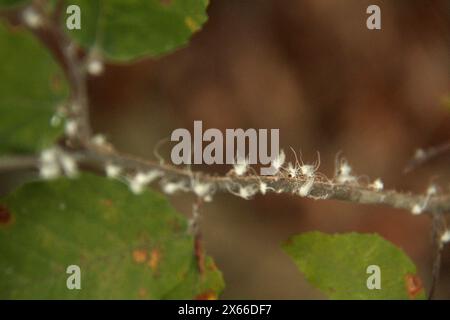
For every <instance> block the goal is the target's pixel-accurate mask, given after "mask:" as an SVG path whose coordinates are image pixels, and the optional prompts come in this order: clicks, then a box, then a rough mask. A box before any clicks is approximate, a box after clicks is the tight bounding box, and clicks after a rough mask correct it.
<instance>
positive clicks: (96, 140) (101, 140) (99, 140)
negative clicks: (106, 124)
mask: <svg viewBox="0 0 450 320" xmlns="http://www.w3.org/2000/svg"><path fill="white" fill-rule="evenodd" d="M91 141H92V143H93V144H95V145H97V146H99V147H100V146H104V145H105V143H106V137H105V136H104V135H103V134H96V135H95V136H93V137H92V139H91Z"/></svg>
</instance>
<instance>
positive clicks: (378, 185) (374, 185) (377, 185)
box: [369, 178, 384, 191]
mask: <svg viewBox="0 0 450 320" xmlns="http://www.w3.org/2000/svg"><path fill="white" fill-rule="evenodd" d="M369 188H371V189H373V190H375V191H381V190H383V188H384V184H383V181H381V179H380V178H378V179H376V180H375V181H374V182H373V183H371V184H370V185H369Z"/></svg>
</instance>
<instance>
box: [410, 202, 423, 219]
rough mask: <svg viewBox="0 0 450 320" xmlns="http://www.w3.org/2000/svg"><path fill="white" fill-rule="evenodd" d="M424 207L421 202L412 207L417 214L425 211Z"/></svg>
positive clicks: (412, 211)
mask: <svg viewBox="0 0 450 320" xmlns="http://www.w3.org/2000/svg"><path fill="white" fill-rule="evenodd" d="M423 209H424V207H422V206H421V205H420V204H417V203H416V204H415V205H413V207H412V209H411V213H412V214H413V215H415V216H417V215H419V214H421V213H422V212H423Z"/></svg>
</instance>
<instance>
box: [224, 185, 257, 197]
mask: <svg viewBox="0 0 450 320" xmlns="http://www.w3.org/2000/svg"><path fill="white" fill-rule="evenodd" d="M227 188H228V191H229V192H230V193H231V194H234V195H235V196H238V197H240V198H242V199H245V200H249V199H250V198H251V197H253V196H254V195H255V194H257V193H258V191H259V188H258V187H257V186H256V185H253V184H251V185H248V186H245V187H244V186H239V189H238V191H237V192H236V191H234V190H232V189H231V188H230V187H228V186H227Z"/></svg>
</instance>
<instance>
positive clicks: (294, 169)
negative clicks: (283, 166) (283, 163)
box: [287, 162, 300, 178]
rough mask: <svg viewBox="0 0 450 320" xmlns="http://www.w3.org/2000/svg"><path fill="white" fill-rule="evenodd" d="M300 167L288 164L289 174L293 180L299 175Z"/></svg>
mask: <svg viewBox="0 0 450 320" xmlns="http://www.w3.org/2000/svg"><path fill="white" fill-rule="evenodd" d="M299 170H300V169H299V167H297V166H294V165H293V164H292V163H291V162H289V163H288V167H287V172H288V176H289V177H291V178H296V177H297V176H298V174H299Z"/></svg>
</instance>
